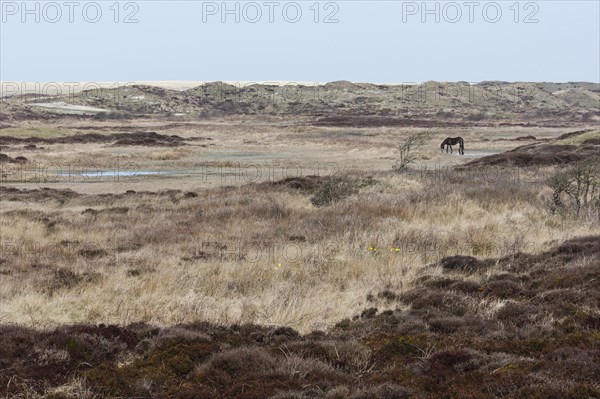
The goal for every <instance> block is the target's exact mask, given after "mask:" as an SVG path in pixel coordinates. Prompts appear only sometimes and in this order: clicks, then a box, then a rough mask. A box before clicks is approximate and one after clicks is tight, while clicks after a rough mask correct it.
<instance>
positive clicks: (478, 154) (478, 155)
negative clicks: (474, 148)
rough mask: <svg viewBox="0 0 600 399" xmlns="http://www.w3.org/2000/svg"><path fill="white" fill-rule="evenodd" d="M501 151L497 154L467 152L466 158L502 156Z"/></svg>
mask: <svg viewBox="0 0 600 399" xmlns="http://www.w3.org/2000/svg"><path fill="white" fill-rule="evenodd" d="M500 153H501V151H497V152H465V154H464V156H466V157H487V156H490V155H496V154H500Z"/></svg>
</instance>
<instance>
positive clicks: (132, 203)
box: [0, 174, 600, 332]
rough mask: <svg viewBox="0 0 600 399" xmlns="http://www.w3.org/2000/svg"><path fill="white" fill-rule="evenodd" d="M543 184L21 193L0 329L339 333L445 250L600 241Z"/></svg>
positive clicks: (0, 276)
mask: <svg viewBox="0 0 600 399" xmlns="http://www.w3.org/2000/svg"><path fill="white" fill-rule="evenodd" d="M353 176H354V175H351V176H349V177H348V178H350V179H352V178H354V177H353ZM540 189H541V188H540V187H539V186H536V185H525V184H521V185H514V184H510V183H508V182H502V181H497V182H490V184H487V185H485V186H475V187H473V186H472V185H471V184H469V182H467V181H459V182H456V183H454V184H453V185H451V186H450V185H444V184H438V183H436V182H432V181H429V180H427V179H425V180H424V179H420V178H418V177H415V176H398V175H394V174H383V175H379V176H376V178H375V179H374V184H371V185H368V186H366V187H363V188H361V189H360V191H359V192H358V193H357V194H354V195H352V196H351V197H350V198H347V199H345V200H341V201H340V202H337V203H335V204H333V205H330V206H326V207H322V208H316V207H314V206H313V205H312V204H310V200H309V194H307V193H304V192H301V191H297V190H294V189H290V188H285V187H276V186H273V187H269V186H265V185H264V184H248V185H244V186H240V187H237V188H215V189H209V190H204V191H201V192H197V193H196V194H194V195H191V194H187V193H186V192H185V191H174V192H162V193H159V194H158V195H156V194H152V193H130V194H121V195H108V196H103V195H82V196H77V197H73V198H68V197H67V199H65V197H61V200H60V201H56V200H55V199H52V194H51V193H49V194H48V195H49V198H47V199H45V200H44V199H43V198H42V199H39V198H38V197H30V196H32V195H33V194H32V193H30V192H24V191H23V192H17V193H13V194H12V195H11V199H12V200H13V201H8V202H3V205H2V206H3V218H2V242H3V254H2V265H1V266H0V270H1V273H0V280H1V282H2V284H1V285H0V287H1V288H0V303H2V306H1V307H0V320H2V321H3V322H9V323H17V324H23V325H27V326H34V327H50V326H56V325H61V324H69V323H79V322H92V323H101V322H103V323H115V324H120V325H126V324H129V323H133V322H138V321H145V322H148V323H151V324H155V325H162V326H167V325H172V324H177V323H184V322H192V321H195V320H207V321H211V322H214V323H218V324H231V323H256V324H264V325H287V326H292V327H293V328H296V329H298V330H300V331H302V332H308V331H310V330H312V329H315V328H327V327H329V326H331V325H333V324H334V323H336V322H337V321H339V320H341V319H343V318H347V317H350V316H352V315H354V314H356V313H359V312H360V311H361V310H362V309H363V308H364V307H365V306H366V305H367V303H366V301H365V295H366V293H367V292H369V291H374V292H380V291H383V290H385V289H390V288H391V289H394V290H400V291H403V290H406V289H409V288H411V281H414V280H415V279H416V277H417V276H418V275H419V273H421V272H422V271H423V270H425V269H426V268H428V265H429V264H431V263H433V262H435V261H437V260H439V259H441V258H442V257H444V256H449V255H454V254H462V255H473V256H477V257H503V256H507V255H510V254H513V253H514V252H516V251H523V252H529V253H536V252H540V251H542V250H545V249H547V248H548V247H549V246H551V245H553V244H554V243H556V242H560V241H563V240H565V239H568V238H571V237H573V236H578V235H589V234H598V233H599V232H600V228H599V226H598V225H597V224H594V223H593V222H590V223H585V222H582V221H581V220H572V219H566V218H560V217H555V216H552V215H551V214H549V212H548V211H547V210H546V209H545V207H544V205H543V203H542V201H540V200H539V199H538V194H539V190H540ZM33 198H38V201H40V200H42V201H46V202H44V203H43V205H42V204H38V203H33V204H32V203H30V202H28V201H33ZM49 287H50V288H49Z"/></svg>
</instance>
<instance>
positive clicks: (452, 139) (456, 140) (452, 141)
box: [441, 137, 465, 155]
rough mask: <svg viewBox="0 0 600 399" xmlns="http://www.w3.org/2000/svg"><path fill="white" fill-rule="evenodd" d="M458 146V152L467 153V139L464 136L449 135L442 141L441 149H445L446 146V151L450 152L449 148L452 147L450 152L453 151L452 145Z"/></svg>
mask: <svg viewBox="0 0 600 399" xmlns="http://www.w3.org/2000/svg"><path fill="white" fill-rule="evenodd" d="M457 144H458V145H459V146H458V153H459V154H460V155H465V141H464V140H463V138H462V137H448V138H447V139H446V140H444V141H443V142H442V145H441V149H442V151H444V147H446V153H447V152H448V148H450V153H452V146H453V145H457Z"/></svg>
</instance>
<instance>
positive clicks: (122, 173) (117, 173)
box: [56, 170, 173, 177]
mask: <svg viewBox="0 0 600 399" xmlns="http://www.w3.org/2000/svg"><path fill="white" fill-rule="evenodd" d="M172 173H173V172H166V171H151V170H137V171H133V170H97V171H92V172H80V173H78V172H72V171H71V172H59V173H57V174H56V176H61V177H73V176H80V177H133V176H150V175H169V174H172Z"/></svg>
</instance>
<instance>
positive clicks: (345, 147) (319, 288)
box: [0, 116, 600, 399]
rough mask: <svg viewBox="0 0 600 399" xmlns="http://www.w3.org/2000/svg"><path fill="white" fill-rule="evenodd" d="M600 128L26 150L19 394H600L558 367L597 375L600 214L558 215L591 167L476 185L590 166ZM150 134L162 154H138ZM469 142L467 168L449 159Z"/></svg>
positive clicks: (16, 260) (2, 262) (242, 131)
mask: <svg viewBox="0 0 600 399" xmlns="http://www.w3.org/2000/svg"><path fill="white" fill-rule="evenodd" d="M588 128H590V126H579V127H578V128H574V129H565V128H553V127H539V126H530V127H526V126H504V127H490V126H488V127H462V128H430V129H423V128H418V127H400V128H396V127H389V126H388V127H386V126H383V127H362V128H350V127H324V126H314V125H312V124H310V123H308V122H307V120H306V119H305V118H296V119H294V120H289V119H288V120H282V119H281V118H260V117H255V116H253V117H239V116H237V117H227V118H225V117H223V118H213V119H210V120H206V121H196V122H190V121H186V122H172V121H164V120H157V119H139V120H135V121H130V120H126V121H114V120H113V121H98V120H90V119H81V120H79V119H59V120H57V121H54V122H47V121H45V122H44V121H27V122H23V123H20V124H17V126H12V127H10V128H6V129H3V130H2V140H4V141H2V142H1V143H0V145H2V148H1V152H2V153H4V154H6V155H7V156H8V157H9V159H16V157H18V156H22V157H25V158H26V159H27V160H26V161H25V162H13V161H11V162H8V161H7V162H3V163H2V164H1V165H2V186H1V187H0V190H1V194H2V201H1V203H0V213H1V219H0V229H1V230H0V241H1V243H2V253H1V257H0V323H1V324H2V325H3V327H0V340H3V341H2V342H0V348H1V349H0V394H5V395H6V396H7V397H47V398H96V397H223V398H225V397H228V398H233V397H239V398H267V397H272V398H280V399H281V398H308V397H323V398H325V397H326V398H329V399H333V398H345V397H352V398H362V397H364V398H404V397H406V398H408V397H412V398H426V397H427V398H430V397H436V398H437V397H439V398H442V397H469V398H483V397H486V398H505V397H506V398H508V397H510V398H521V397H522V398H525V397H527V398H534V397H535V398H542V397H544V398H546V397H557V398H558V397H560V398H563V397H564V398H567V397H568V398H576V397H590V398H592V397H598V396H594V395H597V394H598V392H600V391H599V390H598V389H599V387H598V385H597V381H598V380H597V379H595V377H594V375H597V374H594V373H597V372H598V370H597V367H595V368H594V367H592V366H589V367H591V368H590V371H589V373H588V374H585V373H584V374H583V375H582V376H577V375H576V373H573V372H572V371H569V372H567V371H564V370H562V369H560V370H562V371H560V370H559V369H557V368H556V367H558V366H556V367H555V364H554V363H556V364H558V363H560V364H564V362H563V363H561V362H558V361H557V360H556V358H557V357H560V356H563V358H564V359H570V360H568V361H572V363H569V364H570V365H571V366H569V367H581V366H582V364H583V363H581V364H578V363H576V361H575V360H573V359H575V358H576V357H577V356H578V355H577V354H576V353H580V354H581V356H582V357H581V359H584V358H585V359H586V360H585V361H586V362H589V364H591V363H593V362H594V360H593V359H596V358H597V354H598V347H599V345H600V343H599V341H598V324H597V320H599V319H600V310H599V308H598V303H597V300H598V294H599V293H600V290H597V289H596V287H597V282H595V281H596V280H595V279H597V277H598V275H597V273H598V257H597V256H598V253H597V252H595V251H596V249H594V248H595V247H594V245H597V241H596V239H597V237H598V236H600V223H599V218H598V210H597V209H595V208H594V207H593V206H592V205H590V206H588V207H583V208H581V210H580V211H579V210H578V212H577V213H576V214H575V213H574V212H572V210H571V209H569V208H567V207H566V206H567V205H565V208H564V209H563V208H561V209H559V210H557V208H556V203H557V202H556V201H555V199H556V197H555V196H554V194H555V193H554V192H553V189H552V187H551V186H550V185H549V183H548V182H549V180H548V179H549V177H551V176H553V175H555V174H556V173H558V172H560V171H561V170H563V169H565V168H569V167H571V166H572V165H561V166H557V165H552V164H544V165H542V166H539V167H536V166H535V165H534V166H533V167H518V166H506V165H504V166H502V167H494V166H487V167H486V166H478V167H477V168H469V167H468V165H467V163H468V162H470V161H473V160H476V159H480V158H482V157H484V156H486V155H489V154H496V153H504V152H506V151H510V150H514V149H515V148H517V147H519V146H523V145H528V144H529V145H542V144H544V143H546V144H572V145H574V146H575V147H574V148H575V149H573V151H575V152H576V151H577V148H579V147H578V146H582V145H583V143H584V142H585V141H586V140H590V139H595V138H598V131H597V130H596V131H590V132H587V133H583V134H579V135H574V136H572V137H568V138H561V139H559V140H556V138H557V137H559V136H560V135H562V134H565V133H569V132H574V131H576V130H585V129H588ZM138 131H142V132H156V133H157V135H156V136H149V135H144V136H140V137H141V139H140V140H151V141H142V142H137V141H135V140H134V141H126V142H120V141H118V140H122V139H123V137H124V138H128V137H130V136H129V135H131V134H132V133H134V132H138ZM425 131H426V132H427V133H428V134H429V136H428V137H429V138H428V139H427V141H426V142H425V143H424V145H423V146H422V147H419V148H415V149H413V150H412V154H413V155H414V161H413V163H412V164H411V165H410V166H409V167H408V168H406V169H404V170H403V171H401V172H398V171H394V170H393V167H394V165H396V161H397V160H398V157H399V152H398V149H397V146H398V145H399V144H401V143H402V142H403V141H404V140H406V139H407V138H408V137H410V136H412V135H414V134H416V133H419V132H425ZM113 133H123V134H124V135H123V136H118V137H117V136H115V138H114V139H113V138H111V139H110V140H108V139H106V136H107V135H108V134H113ZM86 134H92V136H84V135H86ZM94 134H95V135H94ZM174 135H175V136H178V137H179V138H173V136H174ZM457 135H460V136H462V137H464V138H465V142H466V156H460V155H458V154H457V148H455V149H454V150H455V151H454V153H453V154H446V152H441V151H440V148H439V143H440V142H441V141H442V140H443V138H445V137H447V136H457ZM528 136H534V137H533V138H532V137H528ZM111 137H112V136H111ZM148 137H150V138H148ZM17 139H18V140H17ZM22 140H24V141H22ZM115 140H116V141H115ZM32 145H33V146H34V147H31V146H32ZM590 148H592V147H590ZM593 148H596V149H595V150H594V149H593ZM593 148H592V150H593V151H595V152H596V153H597V147H593ZM586 154H587V153H586ZM132 172H133V173H132ZM149 172H153V173H159V172H160V173H159V174H147V173H149ZM597 189H598V188H597V186H596V188H595V189H594V188H593V189H592V192H591V194H590V195H591V196H592V198H594V197H593V195H595V191H594V190H597ZM586 195H587V194H586ZM563 196H564V195H563ZM560 198H562V197H560ZM586 198H587V197H586ZM568 200H569V198H568V197H565V199H564V203H565V204H570V202H568ZM590 204H591V203H590ZM553 205H554V207H553ZM580 237H594V238H592V239H584V240H583V241H577V240H578V239H580ZM568 240H575V241H574V243H573V244H563V243H564V242H565V241H568ZM586 240H587V241H586ZM594 243H596V244H594ZM561 245H563V246H562V247H561ZM564 245H566V247H564ZM569 245H571V246H569ZM557 248H558V249H557ZM561 248H562V249H561ZM564 248H567V249H568V248H578V249H577V250H576V251H573V250H565V249H564ZM569 251H570V252H569ZM564 253H570V254H575V255H572V256H571V257H566V255H564V256H563V254H564ZM577 254H579V255H580V256H579V255H577ZM456 255H458V256H459V258H456V259H454V258H451V257H453V256H456ZM576 255H577V256H576ZM468 257H473V258H468ZM453 259H454V260H453ZM452 262H454V263H452ZM581 273H583V274H581ZM586 273H587V274H586ZM578 275H579V276H581V275H586V276H587V280H585V281H580V280H578V279H577V278H576V276H578ZM575 280H576V281H575ZM586 281H587V283H586ZM581 292H585V293H586V295H587V297H586V298H583V297H582V296H580V295H579V294H578V293H581ZM581 295H583V294H581ZM556 296H560V297H561V298H562V299H560V300H558V299H556ZM566 304H570V305H569V306H571V305H572V306H571V308H569V309H567V308H566V307H565V306H567V305H566ZM511 312H512V313H511ZM390 323H391V324H390ZM578 323H579V324H578ZM586 323H587V324H586ZM67 326H70V327H67ZM240 326H242V327H240ZM243 326H246V327H243ZM469 326H472V328H473V331H469ZM239 328H241V330H239ZM482 329H483V330H482ZM484 330H485V331H484ZM477 331H479V332H478V333H475V332H477ZM299 334H301V335H299ZM477 334H479V335H477ZM594 334H595V335H594ZM256 336H264V337H266V338H264V337H263V338H261V339H262V340H260V339H258V338H256ZM478 336H479V337H480V340H478ZM30 341H31V342H39V344H33V343H31V344H27V342H30ZM94 342H95V343H94ZM27 345H34V347H35V350H34V352H32V353H33V354H31V355H25V352H23V350H24V349H23V348H24V347H25V346H27ZM94 347H95V348H96V349H93V348H94ZM560 348H563V349H564V350H565V351H567V349H565V348H570V349H568V350H569V351H580V352H569V353H568V354H560V353H558V352H556V351H557V350H558V349H560ZM575 348H577V349H575ZM561 353H562V352H561ZM3 356H4V358H5V359H6V360H2V357H3ZM28 356H29V357H28ZM486 356H487V357H486ZM492 357H494V358H493V359H492ZM27 359H29V360H27ZM553 359H554V360H553ZM581 361H582V362H583V360H581ZM27 362H30V363H31V364H34V366H31V367H29V366H27ZM469 362H470V363H469ZM478 362H479V363H478ZM544 362H554V363H552V365H549V364H547V363H544ZM557 362H558V363H557ZM79 363H81V364H83V363H86V364H87V365H85V366H82V367H81V368H80V369H77V367H79V366H77V364H79ZM157 364H162V365H161V366H159V365H157ZM586 364H587V363H586ZM597 364H598V363H597ZM561 367H562V366H561ZM565 367H566V366H565ZM52 370H55V371H57V372H58V374H57V376H51V375H52V373H53V372H54V371H52ZM557 370H559V371H557ZM569 370H571V369H569ZM544 373H546V374H544ZM560 373H563V375H564V377H561V378H562V380H561V379H559V377H558V375H559V374H560ZM590 373H591V374H590ZM532 376H534V377H535V378H534V380H535V381H536V384H538V385H539V389H538V390H535V389H534V390H529V391H528V390H526V389H525V387H526V386H527V381H528V379H531V378H533V377H532ZM484 377H485V379H486V381H488V382H487V385H486V386H485V389H484V387H483V386H481V387H478V386H477V384H474V383H473V381H475V380H476V379H477V378H484ZM536 378H537V379H536ZM594 380H595V381H596V382H594ZM269 381H271V382H269ZM274 381H280V384H279V385H277V384H275V382H274ZM244 384H245V385H244ZM265 384H266V385H265ZM561 384H563V385H561ZM353 385H356V386H357V387H360V389H359V388H357V390H356V392H355V390H354V389H352V387H353ZM534 385H535V384H534ZM243 386H246V387H247V389H246V390H245V391H244V388H243ZM259 386H260V387H261V388H260V389H259ZM559 386H560V389H559ZM448 390H450V391H448ZM244 392H245V393H244ZM357 392H358V393H357ZM361 392H362V393H361ZM448 392H454V393H453V394H451V395H450V396H447V395H448ZM550 392H559V393H560V395H563V396H560V395H559V396H548V395H549V393H550ZM286 395H287V396H286ZM294 395H295V396H294ZM352 395H354V396H352ZM361 395H362V396H361ZM511 395H512V396H511ZM519 395H520V396H519ZM536 395H537V396H536ZM569 395H570V396H569ZM577 395H584V396H577ZM585 395H587V396H585Z"/></svg>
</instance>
